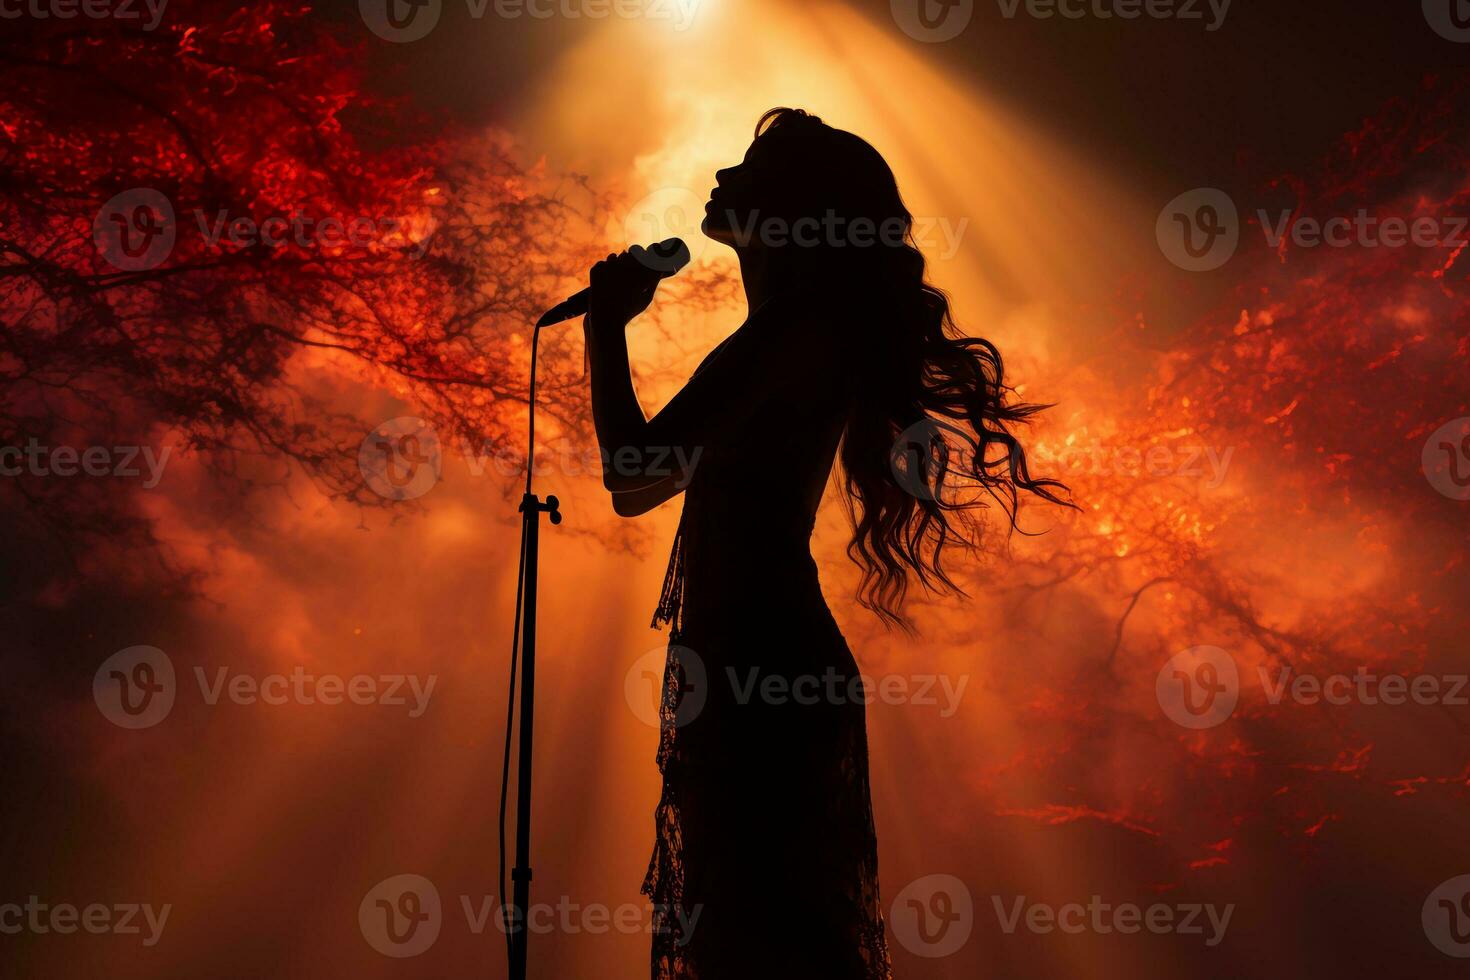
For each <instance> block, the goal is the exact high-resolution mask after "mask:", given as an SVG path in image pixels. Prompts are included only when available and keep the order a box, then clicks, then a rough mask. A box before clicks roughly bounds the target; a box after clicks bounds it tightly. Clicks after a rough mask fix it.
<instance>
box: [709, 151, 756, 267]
mask: <svg viewBox="0 0 1470 980" xmlns="http://www.w3.org/2000/svg"><path fill="white" fill-rule="evenodd" d="M770 151H771V148H770V141H769V140H763V139H757V140H756V141H755V142H754V143H751V144H750V149H748V150H746V151H745V159H744V160H742V161H741V162H740V163H738V164H736V165H735V166H733V167H726V168H725V169H723V170H719V171H716V172H715V185H716V186H715V188H714V190H712V191H710V198H709V202H708V203H707V204H705V206H704V222H703V224H702V225H701V228H702V230H703V231H704V233H705V234H706V235H708V236H709V237H710V238H712V239H714V240H715V241H717V242H723V243H725V244H726V245H729V246H730V247H731V248H745V247H750V246H755V245H759V244H760V235H759V222H760V221H761V220H763V219H765V218H768V217H769V215H767V214H764V213H763V212H762V209H763V207H766V206H768V202H769V200H770V197H771V195H770V193H769V178H768V176H767V175H768V174H769V172H770V167H771V164H772V162H773V161H772V160H771V152H770Z"/></svg>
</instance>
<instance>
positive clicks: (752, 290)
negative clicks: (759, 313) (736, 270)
mask: <svg viewBox="0 0 1470 980" xmlns="http://www.w3.org/2000/svg"><path fill="white" fill-rule="evenodd" d="M776 254H777V253H774V252H772V250H770V249H767V248H755V249H741V250H739V251H738V252H737V253H736V256H737V258H738V259H739V260H740V280H741V282H742V283H743V284H744V285H745V304H746V308H747V310H748V311H749V312H750V313H754V312H755V311H756V310H757V309H759V308H760V306H761V305H762V304H763V303H765V302H766V301H767V300H769V299H770V298H771V297H772V296H776V295H778V294H780V293H783V292H785V291H786V290H788V289H791V288H792V287H793V286H796V285H797V284H798V283H799V282H800V281H801V278H802V277H801V276H800V275H799V274H798V272H797V270H796V268H795V266H794V263H792V262H790V261H776V260H775V259H774V258H773V256H774V255H776Z"/></svg>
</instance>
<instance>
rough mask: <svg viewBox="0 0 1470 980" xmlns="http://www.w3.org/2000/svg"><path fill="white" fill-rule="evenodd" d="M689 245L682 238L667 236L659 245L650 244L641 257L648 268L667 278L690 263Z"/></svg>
mask: <svg viewBox="0 0 1470 980" xmlns="http://www.w3.org/2000/svg"><path fill="white" fill-rule="evenodd" d="M689 257H690V256H689V246H688V245H685V244H684V239H682V238H666V239H664V240H663V241H661V242H659V243H658V244H657V245H650V246H649V247H648V248H646V249H644V250H643V251H642V254H641V255H639V258H640V259H641V260H642V261H643V264H644V265H646V266H648V268H650V269H652V270H654V271H655V272H657V273H658V274H659V275H660V276H662V277H664V278H667V277H669V276H672V275H673V274H674V273H676V272H678V271H679V270H680V269H682V268H684V267H685V266H686V265H688V264H689Z"/></svg>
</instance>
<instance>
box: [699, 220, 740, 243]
mask: <svg viewBox="0 0 1470 980" xmlns="http://www.w3.org/2000/svg"><path fill="white" fill-rule="evenodd" d="M699 230H700V232H702V233H703V234H704V237H705V238H708V239H710V240H711V241H716V242H719V243H721V244H722V245H729V244H730V243H731V242H732V241H733V240H734V235H732V234H731V233H730V229H729V228H726V227H725V226H724V225H723V224H722V223H721V222H719V221H718V220H716V219H715V218H714V217H713V216H712V215H708V214H707V215H705V216H704V220H703V221H701V222H700V223H699Z"/></svg>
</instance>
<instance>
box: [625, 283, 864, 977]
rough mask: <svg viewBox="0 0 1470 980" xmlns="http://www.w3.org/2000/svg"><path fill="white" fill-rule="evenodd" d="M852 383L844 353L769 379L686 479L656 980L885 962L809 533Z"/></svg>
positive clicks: (847, 693) (853, 734)
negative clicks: (744, 417) (783, 379)
mask: <svg viewBox="0 0 1470 980" xmlns="http://www.w3.org/2000/svg"><path fill="white" fill-rule="evenodd" d="M798 309H799V307H798ZM756 315H757V316H772V315H780V316H783V317H795V318H796V319H798V320H799V318H800V315H801V314H799V313H796V312H794V311H793V310H791V309H789V308H788V309H787V310H786V311H785V312H784V313H783V312H781V311H770V310H763V311H760V312H758V313H757V314H756ZM752 319H754V318H752ZM747 326H749V324H747ZM742 329H744V328H742ZM790 329H792V330H799V329H800V324H799V323H792V324H790ZM732 339H734V338H732ZM726 343H727V344H728V343H729V341H727V342H726ZM724 346H725V345H722V348H723V347H724ZM720 354H721V348H717V349H716V350H715V352H714V353H712V354H711V355H710V357H709V358H707V359H706V361H705V364H704V365H702V366H701V368H700V370H701V371H703V370H705V367H706V366H708V365H709V364H710V363H711V361H712V360H713V359H714V358H716V357H719V356H720ZM788 373H789V372H788ZM696 377H698V372H696ZM753 387H757V386H753ZM850 389H851V380H850V378H849V377H848V376H847V374H846V372H844V371H843V370H842V369H841V367H840V364H827V365H826V366H825V367H824V368H823V367H819V368H815V369H813V370H811V371H810V372H808V373H804V374H803V375H801V376H800V381H799V383H792V384H779V383H778V384H776V385H774V387H773V388H772V387H767V388H766V390H763V391H762V393H761V399H762V401H761V404H760V405H759V406H758V408H757V409H756V410H755V413H754V416H753V417H752V418H751V419H750V421H749V424H746V425H742V426H741V428H740V434H739V435H738V436H737V437H734V438H730V439H727V440H726V441H725V443H724V444H722V445H715V446H706V447H702V454H701V457H700V460H699V462H698V464H697V466H696V468H695V472H694V475H693V478H692V482H691V483H690V484H689V487H688V489H687V490H686V492H685V497H684V510H683V515H682V517H681V519H680V524H679V530H678V534H677V536H676V538H675V541H674V547H673V552H672V554H671V555H670V560H669V567H668V573H667V576H666V580H665V585H664V593H663V596H662V597H661V601H660V603H659V607H658V610H657V612H656V614H655V616H654V625H655V626H659V625H668V626H670V627H671V631H670V645H669V655H668V661H667V666H666V669H665V677H664V686H663V698H662V705H661V716H662V726H661V737H660V741H659V748H658V765H659V769H660V771H661V772H662V774H663V793H662V797H661V799H660V801H659V804H658V808H657V811H656V824H657V834H658V838H657V841H656V843H655V845H654V851H653V857H652V859H651V861H650V862H649V867H648V875H647V878H646V879H645V881H644V884H643V892H644V894H646V895H648V896H649V898H650V899H651V900H652V903H653V905H654V906H655V909H656V910H657V911H656V916H657V919H656V923H655V929H654V939H653V954H652V976H653V978H654V980H676V978H677V980H727V978H728V980H783V978H792V980H795V978H801V980H887V978H891V977H892V971H891V968H890V966H889V961H888V950H887V945H886V940H885V938H884V927H883V914H882V907H881V903H880V899H879V894H878V854H877V840H876V837H875V834H874V827H873V811H872V805H871V802H870V798H869V787H868V753H867V732H866V724H865V717H864V705H863V703H862V699H861V697H860V696H859V694H860V691H859V688H858V683H859V682H858V673H857V665H856V663H855V662H854V660H853V657H852V653H851V652H850V651H849V649H848V646H847V642H846V640H845V639H844V638H843V636H842V633H841V631H840V630H839V629H838V627H837V624H836V622H835V621H834V620H833V618H832V615H831V613H830V612H829V611H828V609H827V605H826V603H825V601H824V600H823V597H822V593H821V589H820V587H819V585H818V582H817V567H816V564H815V562H814V561H813V560H812V556H811V552H810V548H809V539H810V536H811V531H812V526H813V519H814V516H815V513H816V509H817V504H818V503H819V501H820V499H821V496H822V492H823V489H824V488H825V486H826V482H827V478H828V475H829V473H830V471H831V468H832V462H833V458H834V455H835V452H836V448H837V444H838V441H839V439H840V436H841V432H842V427H843V420H844V419H845V417H846V414H847V406H848V405H849V404H850V399H851V398H852V397H854V392H852V391H851V390H850Z"/></svg>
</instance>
